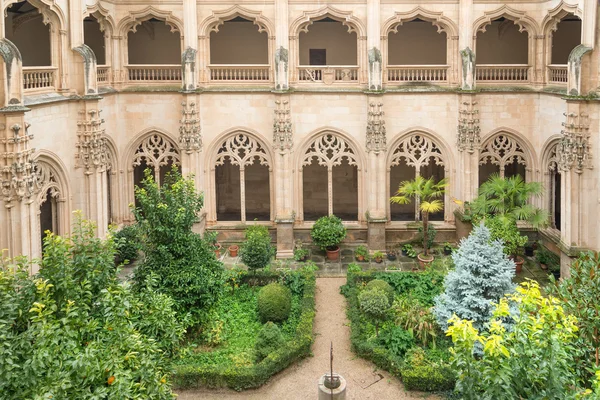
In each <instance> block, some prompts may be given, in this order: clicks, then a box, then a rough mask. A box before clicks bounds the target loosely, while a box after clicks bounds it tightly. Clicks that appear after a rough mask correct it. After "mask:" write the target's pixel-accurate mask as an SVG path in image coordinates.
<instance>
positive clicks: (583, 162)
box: [557, 113, 592, 174]
mask: <svg viewBox="0 0 600 400" xmlns="http://www.w3.org/2000/svg"><path fill="white" fill-rule="evenodd" d="M564 115H565V118H566V120H565V122H563V123H562V126H563V127H564V129H563V130H562V131H561V132H560V133H561V134H562V135H563V137H562V138H561V140H560V142H559V143H558V146H557V157H558V168H559V169H560V170H561V171H570V170H571V168H573V167H575V172H577V173H578V174H581V173H582V172H583V169H584V168H588V169H592V152H591V145H590V132H589V129H590V118H589V115H588V114H586V113H580V114H576V113H569V114H564Z"/></svg>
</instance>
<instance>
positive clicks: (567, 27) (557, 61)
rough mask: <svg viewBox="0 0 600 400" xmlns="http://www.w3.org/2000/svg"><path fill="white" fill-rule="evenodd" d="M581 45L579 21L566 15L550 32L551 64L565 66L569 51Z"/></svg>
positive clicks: (575, 17)
mask: <svg viewBox="0 0 600 400" xmlns="http://www.w3.org/2000/svg"><path fill="white" fill-rule="evenodd" d="M579 44H581V19H579V17H577V16H575V15H573V14H568V15H566V16H565V17H563V18H562V19H561V20H560V22H559V23H558V24H557V25H556V30H555V31H554V32H552V58H551V60H550V63H551V64H554V65H566V64H567V61H568V59H569V54H571V51H572V50H573V49H574V48H575V47H576V46H578V45H579Z"/></svg>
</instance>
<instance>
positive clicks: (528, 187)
mask: <svg viewBox="0 0 600 400" xmlns="http://www.w3.org/2000/svg"><path fill="white" fill-rule="evenodd" d="M543 190H544V188H543V186H542V184H541V183H540V182H525V181H524V180H523V178H522V177H521V176H520V175H515V176H511V177H509V178H501V177H500V175H498V174H493V175H492V176H490V178H489V179H488V180H487V181H486V182H485V183H483V184H482V185H481V186H480V187H479V197H477V199H475V201H474V202H473V203H472V208H473V211H474V212H475V213H476V214H479V215H486V214H493V215H497V216H500V217H503V218H510V219H513V220H516V221H527V222H529V223H530V224H531V225H532V226H533V227H534V228H539V227H542V226H544V225H545V224H546V223H547V222H548V212H547V211H545V210H542V209H540V208H538V207H536V206H534V205H533V204H531V203H529V199H531V198H532V197H537V196H540V195H541V194H542V193H543Z"/></svg>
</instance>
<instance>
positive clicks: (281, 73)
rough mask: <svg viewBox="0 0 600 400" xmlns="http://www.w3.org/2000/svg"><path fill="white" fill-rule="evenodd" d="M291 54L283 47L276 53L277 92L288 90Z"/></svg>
mask: <svg viewBox="0 0 600 400" xmlns="http://www.w3.org/2000/svg"><path fill="white" fill-rule="evenodd" d="M288 59H289V52H288V49H286V48H285V47H283V46H280V47H279V48H278V49H277V50H276V51H275V90H287V89H289V84H288Z"/></svg>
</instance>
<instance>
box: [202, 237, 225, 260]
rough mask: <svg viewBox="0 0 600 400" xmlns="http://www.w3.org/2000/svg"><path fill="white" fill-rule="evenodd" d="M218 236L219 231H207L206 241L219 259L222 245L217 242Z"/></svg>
mask: <svg viewBox="0 0 600 400" xmlns="http://www.w3.org/2000/svg"><path fill="white" fill-rule="evenodd" d="M218 235H219V232H217V231H207V232H206V233H205V234H204V240H206V241H207V242H208V243H209V244H210V246H211V247H212V249H213V251H214V252H215V257H217V258H219V257H221V243H219V242H218V241H217V236H218Z"/></svg>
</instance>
